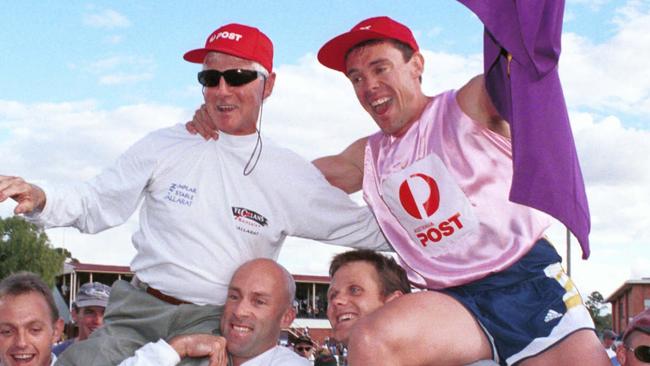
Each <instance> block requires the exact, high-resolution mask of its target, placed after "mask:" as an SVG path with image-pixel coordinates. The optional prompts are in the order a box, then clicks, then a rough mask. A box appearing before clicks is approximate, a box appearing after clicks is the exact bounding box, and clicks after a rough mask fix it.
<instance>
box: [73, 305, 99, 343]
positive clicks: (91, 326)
mask: <svg viewBox="0 0 650 366" xmlns="http://www.w3.org/2000/svg"><path fill="white" fill-rule="evenodd" d="M77 324H78V325H79V339H80V340H82V341H83V340H84V339H86V338H88V337H89V336H90V335H91V334H92V333H93V332H94V331H95V330H97V328H99V327H101V326H102V325H103V324H104V307H103V306H86V307H83V308H79V310H78V314H77Z"/></svg>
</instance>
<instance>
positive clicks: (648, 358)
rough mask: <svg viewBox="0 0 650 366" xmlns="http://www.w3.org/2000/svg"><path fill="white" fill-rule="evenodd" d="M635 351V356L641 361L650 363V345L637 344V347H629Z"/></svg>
mask: <svg viewBox="0 0 650 366" xmlns="http://www.w3.org/2000/svg"><path fill="white" fill-rule="evenodd" d="M626 348H627V349H629V350H630V351H632V352H634V357H636V359H637V360H639V361H641V362H646V363H650V346H645V345H644V346H636V347H635V348H631V347H627V346H626Z"/></svg>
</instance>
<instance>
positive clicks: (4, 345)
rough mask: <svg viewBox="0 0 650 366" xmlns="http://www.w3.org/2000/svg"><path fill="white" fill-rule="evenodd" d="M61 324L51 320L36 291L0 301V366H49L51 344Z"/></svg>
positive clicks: (59, 321) (44, 303) (59, 332)
mask: <svg viewBox="0 0 650 366" xmlns="http://www.w3.org/2000/svg"><path fill="white" fill-rule="evenodd" d="M62 330H63V321H62V320H61V319H58V320H57V321H53V320H52V316H51V313H50V308H49V306H48V305H47V302H46V301H45V299H44V298H43V296H42V295H41V294H39V293H37V292H29V293H26V294H22V295H18V296H12V295H6V296H4V297H2V298H0V361H1V362H0V364H2V365H3V366H49V365H50V362H51V351H50V348H51V346H52V344H53V343H54V342H55V341H56V340H57V339H58V338H59V336H60V335H61V331H62Z"/></svg>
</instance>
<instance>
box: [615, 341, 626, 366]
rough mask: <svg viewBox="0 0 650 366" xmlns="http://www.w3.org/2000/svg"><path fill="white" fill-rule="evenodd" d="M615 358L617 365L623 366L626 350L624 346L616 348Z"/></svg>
mask: <svg viewBox="0 0 650 366" xmlns="http://www.w3.org/2000/svg"><path fill="white" fill-rule="evenodd" d="M616 358H617V359H618V363H620V364H621V365H625V361H626V359H627V349H626V348H625V345H624V344H621V345H619V346H618V347H617V348H616Z"/></svg>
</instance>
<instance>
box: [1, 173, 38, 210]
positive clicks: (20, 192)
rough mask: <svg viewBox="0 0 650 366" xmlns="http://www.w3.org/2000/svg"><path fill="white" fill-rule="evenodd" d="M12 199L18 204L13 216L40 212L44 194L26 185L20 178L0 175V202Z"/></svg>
mask: <svg viewBox="0 0 650 366" xmlns="http://www.w3.org/2000/svg"><path fill="white" fill-rule="evenodd" d="M7 198H12V199H13V200H14V201H16V202H18V205H16V208H15V209H14V214H16V215H19V214H29V213H32V212H34V211H36V212H40V211H42V210H43V207H45V192H43V190H42V189H40V188H38V186H36V185H33V184H30V183H27V182H25V181H24V180H23V178H20V177H10V176H4V175H0V202H4V201H5V200H7Z"/></svg>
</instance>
